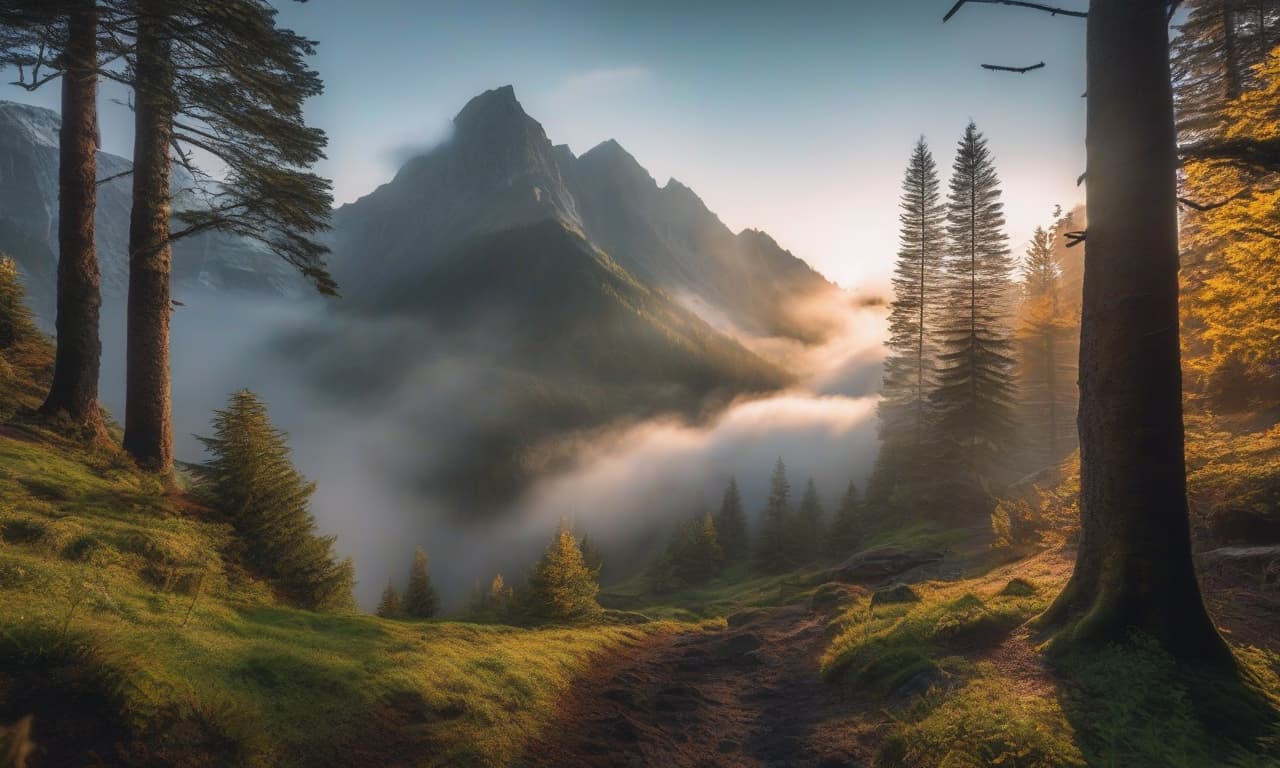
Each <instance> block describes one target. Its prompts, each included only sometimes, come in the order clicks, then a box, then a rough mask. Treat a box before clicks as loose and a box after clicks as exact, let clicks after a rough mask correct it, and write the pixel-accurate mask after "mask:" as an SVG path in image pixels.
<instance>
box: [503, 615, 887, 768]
mask: <svg viewBox="0 0 1280 768" xmlns="http://www.w3.org/2000/svg"><path fill="white" fill-rule="evenodd" d="M829 618H830V616H829V615H828V614H824V613H817V612H811V611H810V610H809V608H808V607H807V606H803V605H797V606H783V607H778V608H770V609H762V610H754V611H749V612H744V613H741V614H737V615H735V616H733V617H731V618H730V622H729V626H728V627H727V628H726V629H722V630H714V631H705V632H698V633H687V634H678V635H667V636H660V637H654V638H650V639H649V640H647V641H645V642H644V643H641V644H639V645H638V646H636V647H634V648H632V649H630V650H629V651H627V652H625V653H622V654H619V655H617V656H615V657H612V658H610V659H608V660H607V661H604V662H603V663H602V664H601V665H600V666H599V667H598V668H597V669H596V670H595V671H594V673H593V674H592V675H590V676H589V677H588V678H587V679H586V680H583V681H582V682H581V683H580V684H579V685H578V686H576V688H575V690H574V692H573V693H572V694H571V695H570V696H569V697H567V698H566V699H565V700H563V701H562V702H561V707H560V714H559V719H558V721H557V722H556V723H554V724H553V726H552V727H551V728H549V729H548V730H547V735H546V736H545V737H544V738H543V740H541V741H540V742H537V743H535V744H534V745H532V746H531V748H530V749H529V750H528V751H527V752H526V755H525V759H524V762H523V765H525V766H529V767H530V768H534V767H539V766H541V767H547V768H549V767H550V766H557V767H558V768H574V767H575V766H601V765H609V766H659V765H660V766H708V767H709V766H795V767H796V768H801V767H805V768H808V767H810V766H812V767H820V768H841V767H842V766H850V767H852V766H862V765H869V764H870V757H871V753H872V749H873V745H874V743H875V742H876V741H877V738H876V735H877V732H878V731H879V730H880V729H881V728H882V727H884V726H885V725H886V724H887V719H886V718H885V717H884V716H883V715H882V714H880V713H867V712H865V711H860V708H859V707H858V706H857V703H856V702H855V701H853V700H852V699H851V697H850V695H849V693H848V691H847V690H846V689H842V688H841V687H840V686H834V685H829V684H827V683H824V682H823V681H822V679H821V678H820V676H819V669H818V662H819V657H820V655H821V653H822V649H823V647H824V646H825V644H826V638H824V636H823V631H824V627H825V626H826V623H827V619H829Z"/></svg>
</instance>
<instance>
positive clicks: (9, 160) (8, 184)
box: [0, 101, 304, 324]
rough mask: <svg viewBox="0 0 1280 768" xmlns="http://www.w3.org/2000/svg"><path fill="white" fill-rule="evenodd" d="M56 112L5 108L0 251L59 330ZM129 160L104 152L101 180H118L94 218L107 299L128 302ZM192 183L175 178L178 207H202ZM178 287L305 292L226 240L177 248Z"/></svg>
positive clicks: (254, 250) (269, 261)
mask: <svg viewBox="0 0 1280 768" xmlns="http://www.w3.org/2000/svg"><path fill="white" fill-rule="evenodd" d="M60 124H61V120H60V118H59V117H58V114H57V113H56V112H53V111H51V110H48V109H43V108H41V107H33V106H30V105H27V104H17V103H14V102H8V101H0V251H4V252H6V253H8V254H9V255H10V256H12V257H13V258H14V259H15V260H16V261H17V262H18V265H19V266H20V267H21V269H22V271H23V274H24V275H25V277H26V281H27V287H28V292H29V294H30V296H31V301H32V304H33V308H34V309H35V310H36V313H37V315H38V317H40V319H41V320H42V322H44V323H46V324H51V323H52V318H53V301H54V286H55V285H56V279H57V264H58V256H57V254H58V131H59V128H60ZM130 168H132V163H130V161H128V160H126V159H124V158H122V157H119V156H117V155H112V154H108V153H106V152H100V153H98V178H100V179H107V178H110V177H115V178H114V179H112V180H111V181H107V182H106V183H104V184H101V185H99V187H98V206H97V212H96V215H95V223H96V226H97V232H96V241H97V247H98V260H99V262H100V264H101V268H102V291H103V294H104V296H105V297H106V298H107V300H111V299H112V298H119V297H123V296H124V295H125V293H126V291H127V288H128V277H129V256H128V242H129V208H130V200H131V194H130V186H131V181H130V178H129V177H128V176H127V175H121V174H126V173H127V172H128V171H129V169H130ZM190 187H191V180H190V178H189V177H188V176H186V175H185V173H184V172H182V171H181V169H175V173H174V203H175V206H181V205H195V204H197V203H196V201H195V200H193V199H192V196H191V192H190ZM173 269H174V285H175V289H176V292H177V293H178V295H181V294H182V292H183V291H184V290H186V289H191V288H195V287H197V286H203V287H208V288H213V289H217V290H236V291H254V292H267V293H274V294H282V295H283V294H289V293H295V292H299V291H301V290H303V288H304V286H303V284H302V282H301V281H299V280H298V279H297V278H296V277H295V276H294V275H293V274H292V270H291V269H290V268H289V267H288V266H287V265H285V264H283V263H282V262H279V261H278V260H276V259H275V258H274V257H273V256H272V255H271V254H269V253H267V252H265V251H264V250H263V249H262V248H260V247H259V246H258V245H257V244H256V243H252V242H250V241H247V240H244V239H242V238H237V237H231V236H228V235H223V234H219V233H208V234H202V235H198V236H195V237H192V238H190V239H186V240H181V241H179V242H178V243H176V244H175V246H174V260H173Z"/></svg>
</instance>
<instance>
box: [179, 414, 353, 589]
mask: <svg viewBox="0 0 1280 768" xmlns="http://www.w3.org/2000/svg"><path fill="white" fill-rule="evenodd" d="M199 439H200V442H202V443H204V446H205V449H206V450H207V451H208V452H209V454H210V456H211V458H210V460H209V461H208V462H207V463H205V464H203V465H201V466H199V467H198V468H197V470H196V472H197V476H198V477H199V479H200V481H201V484H200V490H199V493H200V494H201V495H202V496H203V497H204V498H205V500H206V501H207V502H208V504H209V506H210V507H212V508H213V509H216V510H218V511H219V512H221V513H222V514H223V515H225V516H226V518H227V519H228V521H229V522H230V523H231V525H232V526H233V527H234V528H235V530H236V534H237V540H238V541H239V543H240V548H241V549H242V551H243V556H244V561H245V564H246V565H247V566H248V567H249V568H250V569H251V570H252V571H254V572H256V573H258V574H260V575H262V576H264V577H266V578H267V579H269V580H271V581H272V582H273V583H274V584H275V585H276V586H277V588H278V589H279V590H280V592H281V593H282V594H283V595H284V597H285V598H286V599H288V600H290V601H291V602H294V603H296V604H298V605H301V606H303V607H307V608H336V607H348V606H349V605H350V604H351V588H352V584H353V580H354V568H353V566H352V564H351V561H350V560H346V561H342V562H339V561H338V560H337V559H336V557H335V556H334V552H333V542H334V538H333V537H332V536H318V535H316V531H315V519H314V518H313V517H312V516H311V512H310V510H309V509H308V502H309V500H310V498H311V494H312V493H314V492H315V484H314V483H310V482H307V480H306V478H304V477H303V476H302V475H301V474H299V473H298V471H297V470H296V469H295V468H294V466H293V462H292V460H291V459H290V456H289V447H288V443H287V441H286V439H285V436H284V433H282V432H280V431H279V430H277V429H276V428H275V427H274V426H272V424H271V421H270V420H269V419H268V418H267V409H266V406H265V405H263V403H262V401H261V400H259V399H258V398H257V396H255V395H254V394H253V393H252V392H250V391H248V390H241V391H240V392H237V393H236V394H234V395H232V396H231V400H230V402H229V403H228V404H227V407H226V409H225V410H221V411H217V412H215V414H214V418H213V436H212V437H202V438H199Z"/></svg>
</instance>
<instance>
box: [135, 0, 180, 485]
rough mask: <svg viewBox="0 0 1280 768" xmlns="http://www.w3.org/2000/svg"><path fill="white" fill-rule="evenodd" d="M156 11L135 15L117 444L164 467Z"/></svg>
mask: <svg viewBox="0 0 1280 768" xmlns="http://www.w3.org/2000/svg"><path fill="white" fill-rule="evenodd" d="M163 11H164V2H163V0H159V2H155V1H153V2H151V3H149V4H147V5H145V6H144V12H143V14H142V17H141V18H140V20H139V22H138V42H137V45H138V52H137V62H136V64H135V73H136V78H137V82H136V85H135V93H136V101H137V104H136V106H135V108H134V142H133V211H132V215H131V217H130V219H129V309H128V315H129V319H128V335H129V339H128V351H127V355H126V361H127V364H128V372H127V375H126V380H125V427H124V447H125V450H127V451H128V452H129V453H130V454H132V455H133V457H134V459H136V460H137V462H138V463H139V464H140V465H142V466H144V467H146V468H148V469H151V470H153V471H156V472H159V473H162V474H168V473H169V472H170V471H171V470H172V469H173V424H172V416H171V411H172V405H171V401H170V393H169V313H170V311H171V306H170V300H169V272H170V267H171V261H172V252H171V249H170V245H169V176H170V171H171V160H170V156H169V142H170V137H171V136H172V133H173V71H172V64H171V61H170V54H169V40H168V31H167V29H166V26H165V21H164V18H163V15H162V14H163Z"/></svg>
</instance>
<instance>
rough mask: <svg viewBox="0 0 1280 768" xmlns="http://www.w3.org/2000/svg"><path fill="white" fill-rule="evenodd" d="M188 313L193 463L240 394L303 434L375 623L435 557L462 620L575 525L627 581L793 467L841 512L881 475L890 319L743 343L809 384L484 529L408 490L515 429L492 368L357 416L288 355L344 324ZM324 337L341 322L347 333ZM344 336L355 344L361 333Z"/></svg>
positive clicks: (118, 380)
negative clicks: (880, 406) (420, 559)
mask: <svg viewBox="0 0 1280 768" xmlns="http://www.w3.org/2000/svg"><path fill="white" fill-rule="evenodd" d="M184 298H185V302H186V304H185V306H183V307H181V308H179V309H177V310H176V311H175V315H174V319H173V348H174V351H173V371H174V406H175V408H174V411H175V413H174V421H175V432H176V438H177V447H178V454H179V457H180V458H182V459H186V460H199V459H200V458H201V453H200V446H199V444H198V442H197V441H196V440H195V439H194V437H193V436H192V435H193V434H207V432H208V424H209V419H210V417H211V415H212V411H213V410H214V409H215V408H220V407H222V406H223V405H224V404H225V402H226V399H227V396H228V395H229V394H230V393H231V392H233V391H235V390H238V389H240V388H244V387H248V388H250V389H252V390H254V391H255V392H257V393H258V394H259V395H260V396H262V397H263V399H264V400H265V401H266V402H267V403H268V405H269V407H270V410H271V416H272V419H273V420H274V421H275V422H276V424H277V426H279V427H280V428H281V429H283V430H284V431H286V432H287V433H288V434H289V436H290V443H291V445H292V447H293V451H294V456H295V460H296V463H297V465H298V467H299V469H300V470H301V471H302V472H303V473H304V474H305V475H307V476H308V477H310V478H312V479H314V480H315V481H316V482H317V484H318V490H317V493H316V495H315V497H314V500H313V505H312V508H313V511H314V513H315V515H316V518H317V521H318V524H319V526H320V528H321V529H322V531H324V532H325V533H330V534H335V535H337V537H338V549H339V550H340V552H341V553H342V554H344V555H351V556H353V557H354V558H355V561H356V570H357V577H358V579H359V585H358V587H357V595H358V597H359V599H360V601H361V603H362V604H363V605H366V606H371V605H372V604H373V603H374V602H375V601H376V599H377V596H378V594H379V593H380V592H381V590H382V588H383V586H384V585H385V584H386V582H387V580H388V578H394V579H395V580H397V581H402V580H403V579H404V577H405V574H406V573H407V569H408V565H409V562H410V560H411V558H412V553H413V548H414V546H415V545H418V544H421V545H422V546H423V547H424V548H425V549H426V550H427V552H428V555H429V556H430V558H431V567H432V573H433V577H434V578H435V580H436V582H437V584H438V586H439V588H440V590H441V592H442V596H443V598H444V600H445V603H446V606H452V607H457V606H458V605H459V604H460V603H461V602H462V601H463V600H464V599H465V597H466V594H467V592H468V590H469V589H470V588H471V587H472V586H473V585H475V584H479V583H485V582H487V581H488V580H489V579H490V578H491V577H492V576H493V574H494V573H496V572H502V573H504V574H505V575H506V576H507V577H508V579H509V580H515V581H518V580H519V578H520V577H521V576H522V575H523V573H524V572H525V570H526V569H527V568H528V566H529V565H530V564H531V563H532V562H533V560H534V559H535V558H536V557H537V556H538V554H539V553H540V552H541V551H542V549H543V547H544V546H545V544H546V542H547V540H548V537H549V535H550V533H551V531H552V530H553V529H554V527H555V526H556V524H557V523H558V522H559V521H560V520H561V519H565V520H569V521H571V522H572V523H573V525H574V526H575V529H576V530H578V531H579V532H585V533H588V534H590V535H591V536H592V538H593V539H595V540H597V541H598V542H600V544H601V546H602V548H603V549H604V550H605V552H606V554H607V555H609V554H612V555H613V556H614V557H615V558H616V560H615V564H616V563H618V562H621V561H624V560H627V559H628V558H629V559H630V562H627V563H625V564H626V565H629V566H638V565H640V564H641V562H640V561H641V560H642V559H643V557H644V555H645V554H646V552H647V550H645V548H644V544H645V543H646V542H647V543H648V544H649V545H650V546H657V545H658V543H659V542H660V541H661V540H662V539H663V538H665V536H666V533H667V531H668V530H669V528H670V526H671V524H672V523H674V522H675V521H676V520H679V519H682V518H684V517H686V516H689V515H692V514H694V513H695V512H696V511H697V510H699V509H703V508H706V509H710V508H713V507H714V506H715V505H716V504H718V502H719V497H720V494H721V492H722V490H723V488H724V485H725V483H726V482H727V481H728V478H729V477H730V476H731V475H733V476H736V477H737V480H738V482H739V485H740V487H741V489H742V492H743V497H744V501H745V503H746V505H747V508H748V513H749V514H750V515H751V516H752V517H755V516H757V515H758V513H759V509H760V507H761V506H762V504H763V499H764V496H765V494H766V492H767V488H766V486H767V483H768V478H769V473H770V471H771V470H772V468H773V464H774V462H775V461H776V460H777V459H778V458H779V457H781V458H782V459H783V460H784V461H785V462H786V464H787V467H788V470H789V476H790V480H791V483H792V487H793V493H794V494H795V495H796V496H797V497H798V495H799V493H800V492H801V491H802V489H803V486H804V483H805V482H806V481H807V480H808V479H809V478H813V480H814V481H815V483H816V485H817V487H818V489H819V491H820V493H821V494H822V497H823V500H824V502H825V503H826V504H827V506H828V510H830V509H831V508H833V507H834V504H835V502H836V501H837V500H838V498H839V496H840V494H842V493H843V491H844V488H845V486H846V485H847V483H848V482H850V481H851V480H852V481H855V482H857V483H859V484H860V485H861V484H863V482H864V481H865V478H866V475H867V474H868V472H869V470H870V467H871V464H872V462H873V460H874V455H875V451H876V441H875V418H874V413H875V402H876V400H875V394H874V393H875V391H876V389H877V388H878V382H879V370H880V358H881V354H882V353H881V349H882V338H883V329H884V312H883V309H882V308H879V307H874V306H867V305H866V304H865V303H863V302H858V301H855V300H852V299H849V298H848V297H838V298H833V299H831V300H830V303H829V304H828V305H827V306H825V307H823V308H822V311H824V312H828V313H835V316H836V317H837V318H839V321H840V326H839V327H840V332H839V333H837V334H835V335H833V336H832V338H831V340H830V341H829V342H828V343H826V344H824V345H821V346H819V347H812V346H810V347H805V346H803V345H798V344H795V343H794V342H790V341H787V340H782V339H760V338H749V337H746V336H743V335H741V334H738V337H739V338H740V339H741V340H742V341H743V343H744V344H747V345H748V346H750V347H751V348H753V349H755V350H756V351H757V352H759V353H760V354H762V355H765V356H767V357H769V358H770V359H773V360H776V361H779V362H780V363H782V364H785V365H786V366H787V367H788V368H789V369H790V370H793V371H797V372H799V373H800V374H801V376H802V378H803V381H802V383H801V384H800V385H798V386H797V387H795V388H794V389H792V390H789V391H786V392H782V393H778V394H777V395H774V396H771V397H766V398H761V399H750V400H739V401H737V402H735V403H733V404H732V405H731V406H730V407H728V408H727V409H725V410H724V411H723V412H721V413H720V414H718V415H717V416H715V417H713V418H711V419H710V420H708V421H707V423H704V424H689V423H685V422H682V421H679V420H674V419H665V418H664V419H655V420H651V421H646V422H642V423H632V424H628V425H623V426H617V427H614V428H610V429H605V430H601V431H597V432H593V433H592V434H590V435H578V436H574V437H571V438H566V441H567V443H566V445H565V446H561V448H563V449H566V450H568V451H569V453H570V455H571V456H572V460H571V461H570V462H568V466H567V467H566V468H564V469H563V470H561V471H557V472H555V473H553V474H550V475H548V476H544V477H542V478H540V479H539V480H538V481H537V482H536V483H534V484H533V486H532V487H531V488H529V490H528V491H527V492H526V493H525V494H524V496H523V497H522V498H520V499H519V500H518V501H517V502H516V503H514V504H513V508H512V509H511V510H509V512H508V513H507V514H505V515H502V516H501V517H498V518H488V519H485V520H483V521H479V522H477V520H476V518H474V517H468V516H467V515H465V514H464V515H459V514H457V510H455V509H450V508H447V506H446V505H445V504H443V503H441V502H440V501H439V500H438V497H436V496H435V494H433V493H432V489H431V488H430V487H423V485H422V484H421V483H415V482H407V481H406V478H408V477H412V476H413V475H414V474H415V472H416V473H418V474H419V475H421V476H427V475H429V474H430V473H429V469H430V468H431V467H433V466H436V465H438V464H439V463H440V462H444V461H447V460H448V459H449V457H450V452H451V450H453V449H454V448H455V447H456V445H457V444H458V441H460V440H462V439H464V438H465V436H466V433H467V430H468V428H469V425H472V424H475V423H482V422H483V423H490V424H492V423H493V420H494V419H498V420H500V419H502V418H503V417H502V413H503V404H502V403H501V402H492V401H491V400H492V398H486V397H485V382H486V380H487V379H488V377H489V376H490V374H491V371H489V370H487V369H486V365H487V363H485V362H484V358H481V359H473V358H469V357H467V356H466V355H461V354H459V353H458V352H457V349H456V347H453V348H451V349H450V350H449V351H447V352H446V351H444V350H443V349H442V350H441V353H440V354H439V355H435V356H430V355H429V356H428V357H427V358H426V359H427V360H428V362H426V363H425V364H423V365H420V366H418V367H415V368H412V369H411V370H408V371H404V372H402V374H401V375H400V376H398V377H397V378H396V382H397V383H396V384H395V385H394V386H392V387H388V388H386V389H385V390H379V391H378V393H377V394H376V396H374V397H372V398H370V397H365V398H361V399H359V400H353V401H352V402H350V403H348V402H344V401H343V400H341V399H335V398H333V397H331V396H330V397H326V396H322V395H320V394H318V393H317V390H316V388H315V387H314V386H312V385H313V384H314V382H309V381H308V380H307V379H308V377H309V376H313V375H315V374H314V371H313V370H312V369H311V368H309V367H301V366H298V365H297V364H296V362H293V361H292V360H293V359H292V357H291V356H290V355H288V354H282V350H281V348H280V345H281V343H282V342H281V341H280V340H281V339H285V340H286V341H285V342H284V343H286V344H287V343H291V342H290V341H288V340H290V339H295V338H298V337H299V334H300V332H301V331H303V330H304V329H312V330H313V329H314V328H315V326H316V318H317V317H320V316H323V315H326V314H328V313H324V312H323V310H321V309H319V306H320V305H318V304H317V303H315V302H312V301H306V302H285V301H282V300H279V299H228V298H227V297H225V296H218V297H210V296H206V297H202V296H199V295H197V296H188V297H184ZM324 322H337V321H334V320H333V318H332V316H331V315H330V317H329V319H327V320H325V321H324ZM340 322H341V323H343V324H344V326H343V327H344V328H345V330H346V331H347V332H351V331H352V328H351V324H352V323H356V322H361V321H355V320H351V319H343V320H342V321H340ZM385 322H387V323H394V322H397V321H385ZM104 329H105V331H106V332H105V334H104V335H105V347H106V359H105V365H104V397H105V400H106V402H107V404H108V406H109V407H111V408H112V409H113V410H114V411H115V412H116V413H122V405H123V397H122V394H123V368H122V366H121V364H120V361H121V360H123V343H122V338H123V334H122V333H121V331H122V329H123V318H122V313H121V312H120V309H119V307H110V306H109V307H108V308H107V312H106V316H105V318H104ZM366 330H367V331H368V338H369V339H370V343H373V342H372V340H373V339H375V338H378V337H381V336H383V335H384V334H385V333H388V332H391V333H394V334H397V335H398V338H397V339H396V341H397V343H399V344H407V343H412V344H415V345H419V346H420V345H428V346H429V345H430V344H431V343H432V342H431V339H430V335H429V334H425V333H424V332H423V330H422V329H421V328H416V329H415V328H413V327H412V326H409V325H406V326H403V327H398V328H397V327H394V326H382V327H377V328H369V329H366ZM391 346H392V347H394V346H395V345H391ZM376 359H379V356H378V355H377V354H371V355H369V357H368V358H367V359H366V358H362V357H356V356H352V357H350V358H349V359H348V362H349V371H348V373H350V374H351V375H352V376H353V378H356V379H359V378H362V377H370V378H374V377H377V376H378V375H379V372H378V371H377V370H368V369H366V368H367V367H368V366H370V365H371V363H370V361H371V360H376ZM383 359H385V358H383ZM422 425H428V426H427V428H425V429H424V428H423V427H422Z"/></svg>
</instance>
